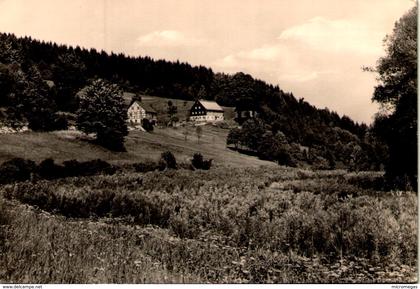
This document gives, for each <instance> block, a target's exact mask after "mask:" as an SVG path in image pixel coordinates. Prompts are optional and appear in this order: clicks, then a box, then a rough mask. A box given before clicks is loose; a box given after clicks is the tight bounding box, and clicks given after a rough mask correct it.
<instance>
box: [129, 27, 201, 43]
mask: <svg viewBox="0 0 420 289" xmlns="http://www.w3.org/2000/svg"><path fill="white" fill-rule="evenodd" d="M205 43H206V41H205V40H204V39H198V38H194V37H191V36H187V35H185V34H184V33H182V32H180V31H177V30H159V31H153V32H151V33H148V34H145V35H142V36H140V37H138V38H137V45H138V46H153V47H178V46H200V45H203V44H205Z"/></svg>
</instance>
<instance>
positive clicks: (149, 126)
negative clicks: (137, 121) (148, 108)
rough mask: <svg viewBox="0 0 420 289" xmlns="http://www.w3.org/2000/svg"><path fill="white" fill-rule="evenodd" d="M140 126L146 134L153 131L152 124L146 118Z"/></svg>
mask: <svg viewBox="0 0 420 289" xmlns="http://www.w3.org/2000/svg"><path fill="white" fill-rule="evenodd" d="M141 126H142V127H143V128H144V129H145V130H146V131H147V132H151V131H153V124H152V122H151V121H150V120H148V119H147V118H143V119H142V121H141Z"/></svg>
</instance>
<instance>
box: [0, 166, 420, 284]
mask: <svg viewBox="0 0 420 289" xmlns="http://www.w3.org/2000/svg"><path fill="white" fill-rule="evenodd" d="M381 178H382V175H381V174H380V173H375V172H365V173H348V172H346V171H340V170H336V171H310V170H303V169H295V168H286V167H280V166H276V167H272V166H271V167H270V166H260V167H242V168H240V167H236V168H235V167H226V166H224V165H219V166H217V167H214V168H211V169H210V170H209V171H201V170H196V171H190V170H184V169H180V170H166V171H163V172H159V171H154V172H148V173H134V172H128V171H122V172H119V173H117V174H115V175H111V176H105V175H99V176H90V177H77V178H66V179H57V180H53V181H47V180H39V181H36V182H21V183H16V184H9V185H4V186H2V187H1V188H0V206H1V210H0V212H1V215H0V225H1V231H0V233H1V234H0V246H1V251H0V252H2V253H1V254H0V268H1V269H0V282H1V283H9V282H14V283H24V282H29V283H301V282H315V283H332V282H334V283H336V282H339V283H353V282H359V283H360V282H367V283H378V282H379V283H383V282H390V283H406V282H416V280H417V227H418V220H417V206H418V205H417V195H416V194H415V193H414V192H402V191H399V192H384V191H381V190H380V183H381V182H380V180H381Z"/></svg>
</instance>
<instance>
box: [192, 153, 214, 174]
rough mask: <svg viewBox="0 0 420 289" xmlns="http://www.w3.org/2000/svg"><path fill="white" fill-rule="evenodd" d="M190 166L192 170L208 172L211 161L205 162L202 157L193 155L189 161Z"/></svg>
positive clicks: (196, 154) (197, 154)
mask: <svg viewBox="0 0 420 289" xmlns="http://www.w3.org/2000/svg"><path fill="white" fill-rule="evenodd" d="M191 164H192V165H193V167H194V168H196V169H201V170H209V169H210V167H211V164H212V159H209V160H205V159H204V158H203V155H202V154H200V153H195V154H194V155H193V158H192V160H191Z"/></svg>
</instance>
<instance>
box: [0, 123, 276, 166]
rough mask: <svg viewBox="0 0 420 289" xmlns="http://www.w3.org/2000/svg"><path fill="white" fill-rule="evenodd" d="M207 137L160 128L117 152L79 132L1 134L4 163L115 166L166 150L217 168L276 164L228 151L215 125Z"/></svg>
mask: <svg viewBox="0 0 420 289" xmlns="http://www.w3.org/2000/svg"><path fill="white" fill-rule="evenodd" d="M202 128H203V134H202V137H201V139H200V142H199V143H198V140H197V136H196V133H195V127H187V128H186V129H187V130H188V132H189V135H188V137H187V141H185V136H184V134H183V132H184V131H185V128H162V129H159V128H156V129H155V131H154V132H152V133H146V132H140V131H131V132H130V133H129V135H128V136H127V137H126V148H127V152H123V153H116V152H111V151H108V150H106V149H104V148H102V147H100V146H97V145H95V144H92V143H91V142H89V141H88V140H87V139H85V138H84V137H83V135H81V134H80V133H78V132H74V131H73V132H72V131H58V132H51V133H36V132H25V133H20V134H5V135H0V143H1V145H0V162H4V161H7V160H9V159H11V158H14V157H22V158H27V159H32V160H34V161H41V160H44V159H45V158H53V159H55V160H56V161H58V162H62V161H65V160H69V159H77V160H79V161H85V160H90V159H97V158H100V159H103V160H106V161H109V162H111V163H114V164H124V163H133V162H140V161H144V160H147V159H154V160H156V159H158V158H159V156H160V154H161V153H162V152H163V151H166V150H170V151H172V152H173V153H174V155H175V157H176V158H177V159H178V160H179V161H186V160H187V159H188V158H190V157H191V156H192V155H193V154H194V153H196V152H200V153H201V154H203V156H204V157H205V158H212V159H213V160H214V164H215V165H219V164H220V165H232V166H234V167H241V166H259V165H272V166H274V165H275V164H274V163H271V162H267V161H262V160H259V159H258V158H256V157H252V156H247V155H243V154H240V153H238V152H235V151H232V150H230V149H228V148H226V136H227V134H228V130H227V129H222V128H218V127H214V126H211V125H206V126H202Z"/></svg>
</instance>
